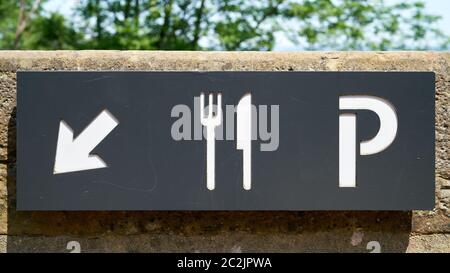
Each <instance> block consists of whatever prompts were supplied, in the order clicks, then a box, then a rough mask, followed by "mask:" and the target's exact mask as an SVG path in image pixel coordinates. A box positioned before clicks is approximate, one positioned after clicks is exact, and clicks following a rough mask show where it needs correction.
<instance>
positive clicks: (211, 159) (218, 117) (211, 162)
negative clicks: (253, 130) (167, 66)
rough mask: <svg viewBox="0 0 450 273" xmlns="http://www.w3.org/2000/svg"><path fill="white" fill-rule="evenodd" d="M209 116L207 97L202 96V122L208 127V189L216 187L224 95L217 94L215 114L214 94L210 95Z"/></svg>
mask: <svg viewBox="0 0 450 273" xmlns="http://www.w3.org/2000/svg"><path fill="white" fill-rule="evenodd" d="M208 102H209V105H208V115H206V116H205V95H204V94H203V93H202V94H200V122H201V124H202V125H203V126H205V127H206V187H207V188H208V190H214V187H215V165H216V163H215V151H216V148H215V141H216V130H215V128H216V127H217V126H219V125H220V124H221V123H222V94H220V93H219V94H217V111H216V114H215V115H214V114H213V108H214V107H213V94H212V93H210V94H209V101H208Z"/></svg>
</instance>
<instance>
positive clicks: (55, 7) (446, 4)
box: [44, 0, 450, 51]
mask: <svg viewBox="0 0 450 273" xmlns="http://www.w3.org/2000/svg"><path fill="white" fill-rule="evenodd" d="M78 1H79V0H65V1H64V0H63V1H61V0H50V1H48V2H47V3H46V4H45V6H44V9H45V10H47V11H49V12H50V11H58V12H60V13H62V14H64V15H67V16H70V14H71V11H72V9H73V7H74V6H75V5H76V3H77V2H78ZM385 2H386V3H387V4H390V3H395V2H398V0H386V1H385ZM425 4H426V6H425V7H426V10H427V11H428V13H430V14H433V15H440V16H442V19H441V20H440V22H439V24H438V26H439V28H440V29H441V30H442V31H443V32H444V33H446V34H447V35H449V36H450V1H449V0H426V1H425ZM294 50H299V47H298V46H296V45H295V44H293V43H292V42H291V41H289V39H287V38H286V37H285V36H284V35H276V42H275V48H274V51H294Z"/></svg>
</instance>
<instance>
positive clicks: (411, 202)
mask: <svg viewBox="0 0 450 273" xmlns="http://www.w3.org/2000/svg"><path fill="white" fill-rule="evenodd" d="M434 93H435V85H434V73H430V72H18V73H17V209H18V210H412V209H432V208H433V207H434V185H435V184H434V147H435V145H434V141H435V138H434V134H435V133H434V116H435V114H434Z"/></svg>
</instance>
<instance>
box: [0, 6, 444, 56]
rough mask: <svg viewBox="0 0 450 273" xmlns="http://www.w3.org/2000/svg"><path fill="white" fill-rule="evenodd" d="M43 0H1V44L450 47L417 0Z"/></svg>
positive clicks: (187, 47) (186, 47)
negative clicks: (282, 39)
mask: <svg viewBox="0 0 450 273" xmlns="http://www.w3.org/2000/svg"><path fill="white" fill-rule="evenodd" d="M47 1H56V0H47ZM61 1H63V0H61ZM44 3H45V1H44V0H42V1H40V0H19V1H18V0H1V1H0V48H3V49H7V48H10V49H11V48H18V49H165V50H173V49H179V50H272V49H273V47H274V44H275V40H276V39H275V38H276V35H277V34H280V35H285V36H286V37H288V38H289V39H290V40H291V41H292V42H293V43H294V44H295V45H298V47H299V48H300V49H321V50H349V49H352V50H392V49H394V50H395V49H397V50H403V49H419V50H423V49H448V48H449V38H448V37H446V36H445V35H444V34H443V33H442V32H441V30H439V29H438V28H437V27H436V22H438V21H439V20H440V18H439V17H438V16H433V15H430V14H428V13H426V12H425V6H424V5H425V4H424V2H423V1H417V0H415V1H397V2H392V1H390V2H389V3H391V4H388V3H387V2H385V1H384V0H365V1H356V0H315V1H313V0H192V1H189V0H80V1H79V3H78V5H77V6H76V8H75V10H74V11H73V15H72V16H68V15H67V14H64V15H63V14H58V13H51V14H48V13H46V12H45V11H44V10H43V9H42V6H43V4H44ZM392 3H393V4H392Z"/></svg>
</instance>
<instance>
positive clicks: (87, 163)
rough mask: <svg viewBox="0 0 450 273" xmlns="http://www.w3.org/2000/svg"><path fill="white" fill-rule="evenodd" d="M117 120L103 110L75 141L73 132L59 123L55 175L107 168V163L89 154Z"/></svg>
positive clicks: (62, 123) (114, 125)
mask: <svg viewBox="0 0 450 273" xmlns="http://www.w3.org/2000/svg"><path fill="white" fill-rule="evenodd" d="M118 124H119V122H117V120H116V118H115V117H114V116H113V115H112V114H111V113H110V112H109V111H108V110H103V111H102V112H101V113H100V114H99V115H98V116H97V117H96V118H95V119H94V120H93V121H92V122H91V123H90V124H89V125H88V126H87V127H86V128H85V129H84V130H83V132H81V133H80V135H78V136H77V137H76V138H75V139H73V130H72V128H70V126H69V125H67V123H66V122H65V121H64V120H62V121H61V122H60V123H59V133H58V143H57V146H56V158H55V166H54V169H53V173H54V174H58V173H67V172H76V171H83V170H91V169H98V168H105V167H107V166H106V163H105V162H104V161H103V160H102V159H101V158H100V157H99V156H97V155H90V154H89V153H90V152H91V151H92V150H93V149H94V148H95V146H97V145H98V144H99V143H100V142H101V141H102V140H103V139H104V138H105V137H106V136H107V135H108V134H109V133H110V132H111V131H112V130H113V129H114V128H115V127H116V126H117V125H118Z"/></svg>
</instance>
